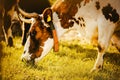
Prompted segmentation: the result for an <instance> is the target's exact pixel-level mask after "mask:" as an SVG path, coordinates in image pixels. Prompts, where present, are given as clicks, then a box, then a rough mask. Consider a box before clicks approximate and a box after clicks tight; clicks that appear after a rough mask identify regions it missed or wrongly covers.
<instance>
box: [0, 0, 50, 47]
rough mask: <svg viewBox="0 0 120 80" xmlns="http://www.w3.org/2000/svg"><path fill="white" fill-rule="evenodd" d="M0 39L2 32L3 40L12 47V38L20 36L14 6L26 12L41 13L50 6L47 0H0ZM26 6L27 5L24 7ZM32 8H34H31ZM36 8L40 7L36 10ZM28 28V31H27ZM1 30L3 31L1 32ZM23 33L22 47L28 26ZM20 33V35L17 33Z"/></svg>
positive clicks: (19, 26)
mask: <svg viewBox="0 0 120 80" xmlns="http://www.w3.org/2000/svg"><path fill="white" fill-rule="evenodd" d="M0 4H1V5H0V12H1V13H2V14H0V16H1V18H0V23H1V24H0V28H1V30H0V33H1V34H0V37H2V36H3V35H2V34H3V32H4V34H5V40H6V42H7V44H8V45H9V46H13V39H12V38H13V37H14V36H15V35H16V34H17V35H21V34H22V33H21V32H22V31H21V25H22V23H21V21H20V20H19V17H18V15H17V11H16V5H17V4H19V6H20V7H21V8H22V9H24V10H25V11H27V12H34V11H35V12H37V13H39V14H40V13H41V12H42V11H43V10H44V9H45V8H46V7H49V6H50V3H49V1H48V0H44V1H42V0H36V1H34V0H31V1H29V0H0ZM26 4H27V5H26ZM33 6H34V7H33ZM38 6H41V7H40V8H38ZM27 25H28V24H27ZM25 26H26V24H25ZM27 28H28V29H27ZM2 30H3V31H2ZM24 30H25V31H23V33H24V34H23V41H22V44H23V45H24V43H25V41H26V33H27V32H28V30H29V26H26V27H25V29H24ZM18 32H20V34H19V33H18Z"/></svg>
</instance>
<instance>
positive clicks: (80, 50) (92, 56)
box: [55, 44, 120, 66]
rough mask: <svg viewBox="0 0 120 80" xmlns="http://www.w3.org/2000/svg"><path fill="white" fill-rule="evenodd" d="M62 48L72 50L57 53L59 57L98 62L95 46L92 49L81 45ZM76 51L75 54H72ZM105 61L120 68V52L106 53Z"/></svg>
mask: <svg viewBox="0 0 120 80" xmlns="http://www.w3.org/2000/svg"><path fill="white" fill-rule="evenodd" d="M62 47H66V48H67V49H69V50H71V51H68V52H67V50H66V51H65V50H61V51H59V52H57V53H55V54H56V55H57V56H60V57H64V56H68V57H70V58H73V59H77V58H81V60H83V61H88V60H96V58H97V54H98V53H97V49H96V48H97V47H96V46H94V47H93V49H92V48H87V47H84V46H81V45H77V44H75V45H74V44H72V45H71V44H70V45H64V44H62ZM72 51H74V52H72ZM104 61H106V62H109V63H111V64H114V65H119V66H120V52H119V53H112V52H106V53H105V55H104Z"/></svg>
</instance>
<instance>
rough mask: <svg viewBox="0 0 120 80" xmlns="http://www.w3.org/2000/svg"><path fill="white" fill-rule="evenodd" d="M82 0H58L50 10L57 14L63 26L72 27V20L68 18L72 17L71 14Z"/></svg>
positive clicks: (73, 14) (74, 12) (76, 10)
mask: <svg viewBox="0 0 120 80" xmlns="http://www.w3.org/2000/svg"><path fill="white" fill-rule="evenodd" d="M82 1H83V0H74V1H73V0H66V1H62V0H58V1H56V3H55V4H54V5H53V6H52V10H53V11H54V12H56V13H57V14H58V17H59V18H60V22H61V25H62V27H63V28H69V27H72V26H71V24H72V25H73V22H69V20H70V19H73V16H75V14H76V13H77V12H78V7H80V3H81V2H82ZM78 5H79V6H78Z"/></svg>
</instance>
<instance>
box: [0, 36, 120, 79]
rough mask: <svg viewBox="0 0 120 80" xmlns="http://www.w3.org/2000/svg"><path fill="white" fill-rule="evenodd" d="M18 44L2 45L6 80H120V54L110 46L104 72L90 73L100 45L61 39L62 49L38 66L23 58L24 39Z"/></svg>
mask: <svg viewBox="0 0 120 80" xmlns="http://www.w3.org/2000/svg"><path fill="white" fill-rule="evenodd" d="M14 42H15V43H14V47H7V46H6V44H5V43H4V42H0V43H1V44H2V49H1V50H2V53H1V54H2V55H1V64H0V66H1V73H0V74H1V77H2V80H120V53H119V52H118V51H117V50H116V49H115V48H114V47H113V46H110V47H109V49H108V51H107V53H106V54H105V56H104V67H103V70H102V71H99V72H94V73H90V70H91V69H92V67H93V65H94V62H95V60H96V57H97V48H96V47H94V46H92V45H88V44H81V43H80V42H79V41H77V40H75V41H61V42H60V45H59V49H60V50H59V52H53V50H51V51H50V52H49V54H48V55H47V56H45V57H44V58H43V59H42V60H41V61H40V62H39V63H38V64H37V65H36V66H28V65H26V64H25V63H23V62H22V61H21V60H20V57H21V54H22V52H23V47H22V46H21V39H20V38H15V39H14Z"/></svg>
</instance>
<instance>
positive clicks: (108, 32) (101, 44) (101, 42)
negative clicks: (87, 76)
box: [92, 17, 115, 71]
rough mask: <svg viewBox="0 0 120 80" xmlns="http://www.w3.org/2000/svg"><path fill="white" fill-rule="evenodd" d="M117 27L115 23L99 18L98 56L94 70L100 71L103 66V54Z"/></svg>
mask: <svg viewBox="0 0 120 80" xmlns="http://www.w3.org/2000/svg"><path fill="white" fill-rule="evenodd" d="M114 29H115V24H113V23H112V22H109V21H107V20H105V19H104V18H102V17H101V19H100V20H98V56H97V60H96V62H95V64H94V67H93V69H92V71H96V70H97V71H98V70H100V69H102V67H103V56H104V54H105V51H106V49H107V48H108V45H109V42H110V39H111V37H112V34H113V32H114Z"/></svg>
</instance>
